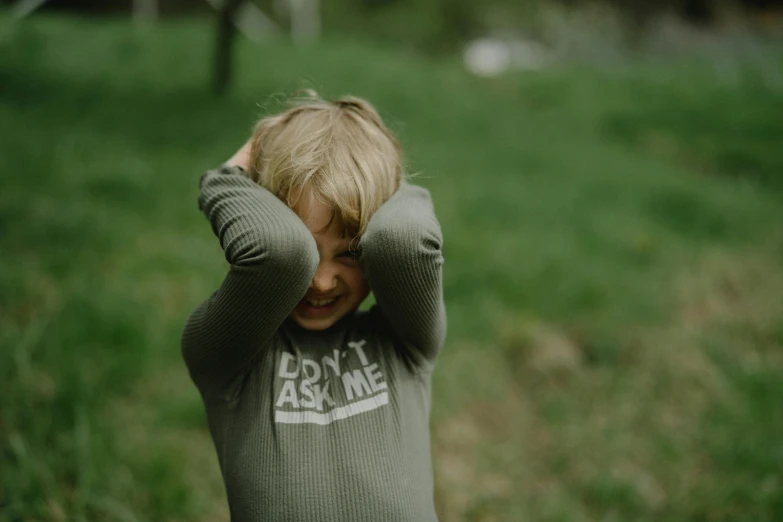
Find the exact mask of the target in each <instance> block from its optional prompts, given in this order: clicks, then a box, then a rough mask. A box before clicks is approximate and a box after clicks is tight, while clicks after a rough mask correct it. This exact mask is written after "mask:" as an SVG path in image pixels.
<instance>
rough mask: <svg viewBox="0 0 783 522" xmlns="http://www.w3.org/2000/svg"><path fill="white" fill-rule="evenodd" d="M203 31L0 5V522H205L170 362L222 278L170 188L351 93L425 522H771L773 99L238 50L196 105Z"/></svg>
mask: <svg viewBox="0 0 783 522" xmlns="http://www.w3.org/2000/svg"><path fill="white" fill-rule="evenodd" d="M212 43H213V33H212V28H211V26H208V25H207V24H205V23H202V22H197V21H193V22H177V23H173V22H168V23H165V24H163V25H160V26H158V27H157V28H155V29H150V30H138V29H135V28H133V27H131V26H130V25H129V24H127V23H126V22H124V21H112V22H107V21H98V20H78V21H77V20H75V19H66V18H49V17H45V16H41V17H32V18H30V19H28V20H25V21H24V23H20V24H12V23H11V22H10V20H9V19H8V17H7V15H2V14H0V56H1V57H2V58H1V59H0V139H1V140H2V141H1V143H2V148H1V149H0V150H1V151H2V153H0V394H1V395H0V397H1V398H0V521H3V522H5V521H9V522H17V521H34V520H52V521H65V520H68V521H71V520H73V521H107V522H113V521H117V522H126V521H127V522H130V521H139V522H141V521H155V522H158V521H202V522H206V521H220V520H224V521H225V520H228V514H227V509H226V506H225V501H224V496H223V492H222V483H221V480H220V476H219V470H218V466H217V460H216V457H215V453H214V449H213V447H212V443H211V440H210V438H209V434H208V432H207V429H206V425H205V419H204V414H203V409H202V405H201V402H200V398H199V396H198V393H197V392H196V390H195V388H194V387H193V386H192V384H191V383H190V381H189V379H188V377H187V374H186V370H185V367H184V364H183V363H182V361H181V359H180V354H179V333H180V330H181V327H182V324H183V321H184V319H185V317H186V316H187V314H188V313H189V312H190V311H191V310H192V308H193V307H194V306H195V305H196V304H197V303H198V302H200V301H201V300H202V299H204V298H205V297H207V296H208V295H209V294H210V292H211V291H212V290H213V289H214V288H216V287H217V285H218V284H219V282H220V281H221V279H222V276H223V273H224V271H225V269H226V267H225V261H224V260H223V257H222V254H221V251H220V247H219V245H218V242H217V240H216V239H215V238H214V237H213V236H212V233H211V231H210V230H209V226H208V225H207V223H206V221H205V219H204V218H203V216H201V215H200V214H199V213H198V211H197V207H196V197H197V192H198V188H197V185H198V177H199V175H200V174H201V172H202V171H203V170H205V169H207V168H210V167H213V166H215V165H216V164H218V163H220V162H222V161H223V160H224V159H226V158H228V157H229V156H230V155H231V154H232V153H233V152H234V151H235V150H236V149H237V148H238V147H239V145H240V144H241V143H242V142H243V141H244V140H245V139H246V137H247V135H248V133H249V130H250V129H251V126H252V124H253V122H254V121H255V119H256V118H257V117H258V116H259V115H260V114H263V113H264V112H265V111H267V110H275V108H276V107H279V100H281V99H284V98H285V96H286V95H287V94H290V93H292V92H294V91H295V90H296V89H297V88H300V87H314V88H316V89H317V90H319V91H320V92H321V93H322V94H323V95H325V96H338V95H341V94H345V93H351V94H355V95H358V96H363V97H366V98H368V99H369V100H371V101H372V102H374V103H375V104H376V105H377V107H378V108H379V110H380V111H381V113H382V114H383V115H384V117H385V118H386V119H387V121H388V123H389V124H390V125H391V126H392V127H393V128H394V130H395V131H396V132H397V133H398V135H399V136H400V138H401V141H402V142H403V145H404V147H405V150H406V153H407V158H408V164H409V167H410V170H411V171H412V172H416V173H418V177H417V178H416V182H417V183H419V184H421V185H424V186H426V187H427V188H429V189H430V191H431V192H432V194H433V198H434V201H435V205H436V210H437V212H438V215H439V217H440V219H441V223H442V225H443V230H444V236H445V246H444V255H445V258H446V263H445V266H444V277H445V295H446V299H447V306H448V312H449V323H450V326H449V336H448V340H447V344H446V347H445V348H444V350H443V352H442V355H441V358H440V359H439V363H438V367H437V370H436V373H435V377H434V383H433V386H434V389H433V404H434V411H433V416H432V435H433V453H434V464H435V471H436V483H437V484H436V489H437V491H436V500H437V505H438V509H439V513H440V517H441V520H442V521H444V522H454V521H462V520H465V521H484V522H489V521H502V522H506V521H524V520H530V521H552V522H554V521H564V522H566V521H568V522H579V521H598V520H601V521H618V522H625V521H704V522H718V521H738V520H743V521H744V520H747V521H754V522H762V521H770V522H772V521H780V520H783V297H781V296H783V90H781V88H780V87H779V86H778V87H775V85H773V84H770V83H769V82H765V81H764V79H763V78H762V77H761V76H760V75H759V74H757V73H756V72H754V71H753V69H752V68H750V67H748V68H747V69H746V70H744V72H743V74H742V75H741V78H740V79H739V80H738V81H736V82H733V83H731V84H726V83H722V82H721V81H719V79H718V78H717V77H716V75H715V74H714V73H713V71H712V70H711V69H710V68H709V67H708V66H707V65H706V64H703V63H699V62H691V63H683V64H674V63H669V64H667V65H661V64H659V65H655V64H652V63H650V64H647V65H638V66H636V67H632V68H628V69H623V70H621V71H620V70H615V71H613V72H598V71H595V70H589V69H586V68H582V69H578V68H555V69H552V70H548V71H545V72H540V73H529V74H518V75H512V76H509V77H506V78H502V79H496V80H478V79H475V78H471V77H468V76H467V75H465V74H464V73H463V72H461V70H460V68H459V64H458V63H457V62H456V61H454V62H450V61H448V60H446V59H438V60H437V61H436V60H435V59H433V58H431V59H425V58H421V57H417V56H415V55H411V54H406V53H402V52H400V51H394V50H390V49H385V48H378V47H374V46H372V45H368V44H364V43H359V42H351V41H326V42H323V43H322V44H320V45H318V46H317V47H316V48H312V49H302V48H296V47H293V46H291V45H289V44H287V43H285V42H270V43H268V44H265V45H263V46H255V45H252V44H250V43H249V42H244V41H243V42H241V43H240V45H239V48H238V49H237V50H238V55H237V58H238V62H237V71H238V77H237V84H236V88H235V89H234V91H233V94H232V95H231V96H228V97H226V98H225V99H222V100H219V99H216V98H215V97H214V96H212V95H211V93H210V92H209V89H208V86H209V74H210V65H211V59H212ZM781 56H783V54H781ZM777 62H778V63H780V64H781V68H783V59H778V60H777ZM776 89H777V90H776Z"/></svg>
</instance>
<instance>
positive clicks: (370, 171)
mask: <svg viewBox="0 0 783 522" xmlns="http://www.w3.org/2000/svg"><path fill="white" fill-rule="evenodd" d="M306 95H307V96H306V98H304V99H300V100H298V101H297V102H295V103H294V105H293V107H292V108H290V109H289V110H287V111H285V112H283V113H281V114H277V115H274V116H269V117H266V118H263V119H262V120H261V121H259V122H258V124H257V125H256V128H255V131H254V133H253V137H252V140H251V149H250V171H249V173H248V174H249V175H250V177H251V178H252V179H253V180H254V181H255V182H257V183H258V184H260V185H262V186H263V187H264V188H266V189H267V190H269V191H270V192H272V193H273V194H275V195H276V196H277V197H278V198H280V199H281V200H282V201H283V202H285V203H286V204H287V205H288V206H289V207H290V208H292V209H296V207H297V205H298V204H299V203H300V202H302V198H303V197H305V198H308V197H315V198H317V200H318V201H320V202H322V203H324V204H326V205H327V206H329V207H331V208H332V210H333V214H332V221H331V222H330V224H331V223H336V224H337V225H338V226H339V227H340V230H341V232H342V234H343V235H345V236H353V237H355V238H356V237H359V236H360V235H361V234H362V233H363V232H364V230H365V228H366V227H367V223H368V221H369V220H370V217H372V215H373V214H374V213H375V211H376V210H378V208H379V207H380V206H381V205H382V204H383V203H384V202H385V201H386V200H387V199H389V198H390V197H391V196H392V195H393V194H394V192H395V191H396V190H397V189H398V188H399V186H400V183H401V180H402V167H401V150H400V145H399V143H398V141H397V139H396V138H395V137H394V136H393V135H392V134H391V132H389V130H388V129H387V128H386V126H385V125H384V124H383V121H382V120H381V117H380V116H379V115H378V112H377V111H376V110H375V108H373V106H372V105H370V104H369V103H368V102H367V101H365V100H362V99H361V98H355V97H352V96H345V97H342V98H339V99H337V100H335V101H325V100H323V99H321V98H320V97H319V96H318V94H317V93H315V92H314V91H306ZM305 203H306V200H305Z"/></svg>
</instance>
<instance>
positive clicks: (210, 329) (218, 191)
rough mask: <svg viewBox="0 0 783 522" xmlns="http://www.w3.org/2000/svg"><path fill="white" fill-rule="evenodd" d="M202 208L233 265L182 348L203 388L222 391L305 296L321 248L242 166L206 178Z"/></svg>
mask: <svg viewBox="0 0 783 522" xmlns="http://www.w3.org/2000/svg"><path fill="white" fill-rule="evenodd" d="M199 207H200V208H201V210H202V211H203V212H204V214H205V215H206V217H207V218H208V219H209V222H210V223H211V225H212V230H213V231H214V233H215V235H217V237H218V238H219V239H220V244H221V246H222V247H223V250H224V252H225V256H226V260H227V261H228V263H229V265H230V267H229V271H228V274H227V275H226V277H225V279H224V280H223V283H222V284H221V286H220V288H219V289H218V290H217V291H216V292H215V293H214V294H213V295H212V296H211V297H210V298H209V299H207V300H206V301H205V302H203V303H202V304H201V305H199V306H198V308H196V310H195V311H194V312H193V313H192V314H191V316H190V317H189V319H188V321H187V323H186V325H185V329H184V331H183V334H182V354H183V357H184V359H185V362H186V364H187V366H188V369H189V370H190V374H191V377H192V378H193V381H194V382H195V383H196V385H197V386H198V387H199V389H201V390H202V393H204V392H207V393H219V392H221V391H222V390H223V388H224V387H225V386H226V385H227V384H228V383H229V382H230V381H231V380H232V378H233V377H235V376H236V375H238V374H239V373H240V372H241V371H242V369H243V368H244V367H245V365H246V364H247V363H248V362H249V361H250V360H251V359H252V358H253V357H254V356H255V355H256V354H257V353H258V351H259V350H261V349H262V348H263V347H264V344H265V343H267V341H269V340H270V339H271V337H272V336H273V335H274V333H275V331H276V330H277V328H278V327H279V326H280V324H281V323H282V322H283V321H284V320H285V318H286V317H287V316H288V315H289V314H290V313H291V311H292V310H293V308H294V307H295V306H296V303H297V302H298V301H299V300H300V299H301V298H302V296H304V294H305V293H306V291H307V287H308V285H309V284H310V281H311V279H312V277H313V274H314V273H315V269H316V267H317V265H318V250H317V248H316V246H315V241H314V239H313V237H312V235H311V234H310V232H309V231H308V230H307V228H306V227H305V225H304V223H302V221H301V220H300V219H299V218H298V217H297V215H296V214H295V213H294V212H293V211H292V210H291V209H289V208H288V207H287V206H286V205H285V204H284V203H283V202H282V201H280V200H279V199H278V198H277V197H275V196H274V195H273V194H272V193H270V192H269V191H267V190H266V189H264V188H262V187H260V186H258V185H256V184H255V183H253V181H252V180H250V179H249V178H248V177H247V176H245V174H244V173H243V172H242V170H241V169H239V168H238V167H227V166H224V167H222V168H220V169H217V170H212V171H208V172H207V173H205V174H204V175H203V176H202V178H201V195H200V197H199Z"/></svg>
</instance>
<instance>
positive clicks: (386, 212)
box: [361, 183, 446, 362]
mask: <svg viewBox="0 0 783 522" xmlns="http://www.w3.org/2000/svg"><path fill="white" fill-rule="evenodd" d="M442 243H443V238H442V234H441V229H440V225H439V224H438V221H437V218H436V217H435V213H434V210H433V207H432V200H431V198H430V195H429V192H427V190H425V189H424V188H421V187H417V186H415V185H409V184H407V183H403V185H402V186H401V187H400V189H399V190H398V191H397V192H396V193H395V194H394V195H393V196H392V197H391V198H390V199H389V200H388V201H387V202H386V203H384V204H383V205H382V206H381V208H380V209H378V211H377V212H376V213H375V215H374V216H373V217H372V219H371V220H370V223H369V224H368V226H367V230H366V232H365V233H364V235H363V237H362V240H361V249H362V263H363V265H364V271H365V276H366V277H367V280H368V281H369V283H370V287H371V288H372V290H373V293H374V294H375V298H376V301H377V303H378V306H379V307H380V310H381V312H382V313H383V315H384V316H385V318H386V320H387V321H388V322H389V324H390V326H391V327H392V329H393V330H394V332H395V333H396V334H397V335H398V336H399V337H400V338H401V339H402V340H403V341H404V343H405V344H406V345H407V347H408V348H409V349H410V350H411V351H412V352H413V353H411V354H410V355H412V356H414V360H421V358H422V357H423V358H424V359H425V360H426V361H430V362H432V361H434V359H435V357H436V356H437V354H438V351H439V350H440V348H441V346H442V344H443V341H444V338H445V336H446V309H445V305H444V302H443V283H442V271H443V268H442V266H443V255H442V253H441V246H442Z"/></svg>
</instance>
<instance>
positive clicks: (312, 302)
mask: <svg viewBox="0 0 783 522" xmlns="http://www.w3.org/2000/svg"><path fill="white" fill-rule="evenodd" d="M306 301H307V304H309V305H310V306H316V307H321V306H326V305H330V304H332V303H334V302H335V301H337V298H336V297H333V298H331V299H307V300H306Z"/></svg>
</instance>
